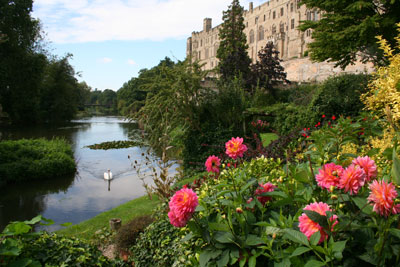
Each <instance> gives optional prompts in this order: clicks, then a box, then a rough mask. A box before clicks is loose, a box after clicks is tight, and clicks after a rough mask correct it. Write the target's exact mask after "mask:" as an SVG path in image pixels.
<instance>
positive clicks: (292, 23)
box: [290, 19, 294, 29]
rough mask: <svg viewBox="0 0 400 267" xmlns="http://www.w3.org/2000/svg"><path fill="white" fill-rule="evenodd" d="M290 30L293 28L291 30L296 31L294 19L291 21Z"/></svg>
mask: <svg viewBox="0 0 400 267" xmlns="http://www.w3.org/2000/svg"><path fill="white" fill-rule="evenodd" d="M290 28H291V29H294V19H292V20H291V21H290Z"/></svg>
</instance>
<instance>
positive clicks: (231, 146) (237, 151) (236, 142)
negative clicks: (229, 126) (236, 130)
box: [225, 137, 247, 159]
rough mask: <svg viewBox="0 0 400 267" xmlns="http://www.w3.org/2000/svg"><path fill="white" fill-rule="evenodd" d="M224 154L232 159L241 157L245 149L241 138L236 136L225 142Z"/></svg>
mask: <svg viewBox="0 0 400 267" xmlns="http://www.w3.org/2000/svg"><path fill="white" fill-rule="evenodd" d="M225 148H226V152H225V153H226V154H227V155H228V156H229V157H231V158H232V159H236V158H237V157H243V153H244V152H246V151H247V146H246V145H244V144H243V138H240V137H236V138H233V137H232V139H231V140H229V141H228V142H226V143H225Z"/></svg>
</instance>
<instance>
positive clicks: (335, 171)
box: [315, 163, 343, 189]
mask: <svg viewBox="0 0 400 267" xmlns="http://www.w3.org/2000/svg"><path fill="white" fill-rule="evenodd" d="M342 172H343V168H342V166H340V165H336V164H335V163H328V164H325V165H324V167H323V168H322V169H319V172H318V174H317V175H316V176H315V180H317V182H318V186H320V187H322V188H326V189H330V188H331V186H333V187H337V186H338V185H339V181H340V180H339V176H340V174H341V173H342Z"/></svg>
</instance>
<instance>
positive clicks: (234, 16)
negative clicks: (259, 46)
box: [217, 0, 251, 81]
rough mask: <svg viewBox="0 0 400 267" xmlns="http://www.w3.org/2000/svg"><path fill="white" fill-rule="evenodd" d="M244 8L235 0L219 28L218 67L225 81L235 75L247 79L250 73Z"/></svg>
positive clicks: (225, 12)
mask: <svg viewBox="0 0 400 267" xmlns="http://www.w3.org/2000/svg"><path fill="white" fill-rule="evenodd" d="M243 12H244V9H243V7H242V6H240V3H239V1H238V0H233V1H232V3H231V5H230V6H229V7H228V10H226V11H224V12H223V16H222V20H223V23H222V26H221V28H220V30H219V39H220V40H221V41H220V43H219V47H218V51H217V58H218V60H219V64H218V69H219V72H220V74H221V79H222V80H223V81H229V80H231V79H233V78H235V77H243V78H244V79H247V78H248V76H249V73H250V63H251V59H250V58H249V55H248V54H247V48H248V46H247V42H246V35H245V34H244V32H243V30H244V28H245V26H244V17H243Z"/></svg>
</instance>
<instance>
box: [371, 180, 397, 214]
mask: <svg viewBox="0 0 400 267" xmlns="http://www.w3.org/2000/svg"><path fill="white" fill-rule="evenodd" d="M369 189H370V190H371V193H370V194H369V196H368V202H370V203H373V205H374V208H373V210H374V211H375V212H376V213H378V214H380V215H382V216H385V217H388V216H389V215H390V214H391V213H392V214H397V213H399V212H400V204H397V205H394V199H395V198H396V197H397V191H396V189H395V187H394V185H393V184H392V183H386V182H385V181H384V180H381V181H377V180H374V181H372V183H371V184H370V185H369Z"/></svg>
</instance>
